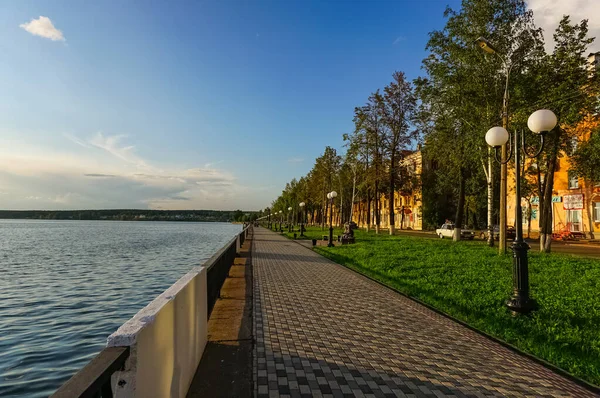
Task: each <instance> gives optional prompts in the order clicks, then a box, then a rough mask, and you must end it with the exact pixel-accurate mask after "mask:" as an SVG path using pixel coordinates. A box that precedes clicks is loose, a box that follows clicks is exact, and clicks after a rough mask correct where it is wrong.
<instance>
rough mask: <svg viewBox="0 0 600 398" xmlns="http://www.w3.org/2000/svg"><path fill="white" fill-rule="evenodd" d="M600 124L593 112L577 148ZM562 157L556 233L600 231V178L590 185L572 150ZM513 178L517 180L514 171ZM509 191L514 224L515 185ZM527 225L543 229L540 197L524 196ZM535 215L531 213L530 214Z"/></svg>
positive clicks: (596, 56)
mask: <svg viewBox="0 0 600 398" xmlns="http://www.w3.org/2000/svg"><path fill="white" fill-rule="evenodd" d="M599 61H600V52H598V53H591V54H589V55H588V67H589V70H590V73H596V71H598V69H600V62H599ZM598 127H600V116H599V115H589V116H588V118H586V120H584V122H582V123H581V124H580V126H579V127H578V128H577V130H576V134H575V137H574V142H573V148H576V147H577V144H578V142H582V141H585V140H587V139H589V136H590V132H591V130H592V129H595V128H598ZM562 155H563V156H562V157H560V158H559V159H558V162H557V167H556V170H555V173H554V190H553V192H552V230H553V232H555V233H559V232H563V231H570V232H581V233H588V232H590V231H592V228H593V231H600V182H596V183H595V184H592V186H587V185H586V183H585V181H583V179H582V178H579V177H578V176H577V175H576V174H575V173H573V171H572V170H571V167H570V161H569V154H568V153H564V154H562ZM509 181H510V182H512V183H513V188H514V174H512V178H511V177H509ZM512 192H513V193H512V195H511V194H510V192H509V197H508V214H507V222H508V224H509V225H514V222H515V215H514V206H515V205H514V200H515V199H514V189H513V190H512ZM521 205H522V207H523V213H524V214H523V229H524V230H527V229H528V228H529V229H530V230H531V231H535V232H537V231H539V197H537V196H533V197H531V198H527V199H523V200H522V203H521ZM529 216H531V217H529Z"/></svg>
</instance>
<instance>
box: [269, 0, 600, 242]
mask: <svg viewBox="0 0 600 398" xmlns="http://www.w3.org/2000/svg"><path fill="white" fill-rule="evenodd" d="M444 16H445V18H446V24H445V26H444V27H443V28H442V29H440V30H435V31H433V32H430V34H429V40H428V42H427V44H426V49H427V51H428V52H429V54H428V55H427V56H426V58H425V59H424V60H423V62H422V69H423V71H424V72H425V73H424V76H420V77H418V78H416V79H414V80H413V81H409V80H407V78H406V75H405V74H404V73H403V72H401V71H396V72H394V73H393V74H392V80H391V82H390V83H389V84H388V85H386V86H385V87H384V88H383V89H377V90H375V91H374V92H373V93H372V94H371V95H370V96H369V97H368V98H367V100H366V103H365V104H363V105H361V106H357V107H356V108H355V109H354V119H353V121H354V130H353V131H351V132H348V133H346V134H344V135H343V139H344V148H343V153H339V152H338V151H337V150H336V149H335V148H332V147H330V146H327V147H326V148H325V149H324V152H323V154H322V155H321V156H319V157H318V158H317V159H316V160H315V163H314V166H313V168H312V169H311V170H310V171H309V172H308V174H307V175H305V176H302V177H300V178H299V179H296V178H294V179H292V180H291V181H290V182H289V183H287V184H286V186H285V188H284V189H283V191H282V193H281V195H279V197H277V198H276V199H275V200H274V201H273V202H272V204H271V206H270V207H269V208H267V209H265V210H263V211H262V212H261V215H265V214H268V213H269V212H271V211H273V210H275V211H279V210H282V211H283V212H284V213H287V209H288V207H293V208H294V212H295V216H296V217H297V216H298V212H299V208H298V203H300V202H305V203H306V211H307V212H308V214H310V215H311V219H312V220H313V221H314V222H315V223H320V224H322V225H325V224H326V223H327V220H325V217H324V215H326V214H327V212H328V206H329V201H328V200H327V198H326V194H327V192H330V191H332V190H336V191H337V192H338V198H337V199H336V202H337V206H336V212H337V214H338V216H339V219H340V220H341V221H342V222H347V221H350V220H351V219H352V209H353V208H354V206H357V204H359V203H362V204H364V205H362V206H360V212H365V213H366V214H364V216H363V217H364V218H363V219H366V220H367V227H368V228H369V227H373V228H375V230H376V231H377V232H379V228H380V224H381V209H380V208H379V206H380V199H383V200H384V201H385V202H387V206H386V207H387V209H388V210H389V225H391V226H392V227H390V228H389V232H390V233H394V227H393V226H394V224H395V223H394V221H395V217H396V214H395V209H394V207H395V206H394V199H395V195H396V192H398V191H401V192H403V191H404V192H407V193H410V192H412V191H413V190H414V189H419V190H421V192H422V217H423V226H424V227H425V228H433V227H435V226H437V225H440V224H441V223H442V222H443V221H444V220H446V219H451V220H454V222H455V224H456V226H457V228H461V227H462V226H463V225H464V224H465V223H467V224H469V226H477V227H481V226H483V225H485V223H486V218H487V217H486V215H487V212H488V205H487V188H488V180H489V178H490V177H489V170H488V159H489V158H488V157H489V156H490V154H492V151H490V150H489V148H488V146H487V144H486V142H485V138H484V137H485V133H486V132H487V130H488V129H489V128H491V127H493V126H498V125H501V123H502V109H503V107H502V103H503V95H504V89H505V83H506V72H507V70H510V80H509V93H510V96H509V104H508V116H507V118H508V128H507V129H508V130H509V131H515V130H520V131H526V132H529V130H528V129H527V118H528V117H529V115H530V114H531V113H532V112H534V111H535V110H537V109H550V110H552V111H553V112H554V113H555V114H556V116H557V118H558V121H559V124H558V125H557V127H556V128H554V130H552V131H551V132H549V133H548V134H547V136H546V144H545V147H544V149H543V151H542V152H541V154H540V155H539V156H538V157H537V158H536V159H534V160H532V161H529V162H523V173H522V174H523V175H524V177H523V181H522V186H523V188H522V190H523V196H524V197H527V196H530V197H532V196H537V197H539V206H540V207H539V209H540V211H539V214H540V230H541V233H540V239H541V242H540V243H541V245H540V246H541V248H542V249H543V250H545V251H550V242H551V239H550V236H551V234H552V205H551V200H552V191H553V189H554V171H555V170H556V167H557V162H558V158H559V157H561V156H564V154H565V153H570V154H572V155H573V157H572V159H571V161H572V163H573V168H574V170H577V172H578V173H580V175H581V176H582V177H584V178H586V180H590V179H597V180H596V181H600V175H598V173H599V172H598V170H600V160H599V159H598V158H600V155H598V153H600V139H598V136H599V134H600V132H599V131H598V126H599V124H598V120H597V119H598V117H597V114H598V80H597V76H596V75H595V74H590V72H589V69H588V64H587V52H588V49H589V46H590V44H591V43H592V42H593V40H594V38H591V37H589V35H588V21H587V20H582V21H579V22H574V21H571V19H570V17H569V16H568V15H565V16H563V18H562V19H561V21H560V23H559V24H558V26H557V27H556V30H555V32H554V35H553V37H554V41H555V47H554V49H553V51H552V52H547V51H546V49H545V43H544V37H543V34H542V33H543V32H542V30H541V28H538V27H536V26H535V23H534V19H533V12H532V11H531V10H530V9H528V8H527V6H526V4H525V2H524V1H523V0H463V1H462V5H461V8H460V9H459V10H453V9H451V8H449V7H448V8H447V9H446V11H445V13H444ZM479 37H485V38H486V39H488V40H489V41H490V42H491V43H493V44H494V46H495V48H496V49H497V51H498V53H499V54H503V56H498V54H486V53H484V52H483V51H481V50H480V49H479V48H478V46H477V45H476V44H475V41H476V39H477V38H479ZM582 125H587V126H588V127H590V126H591V127H590V128H589V129H588V130H589V131H590V134H591V137H592V138H591V139H590V140H589V141H588V142H586V143H584V144H582V145H579V146H578V147H577V149H575V147H574V145H573V143H574V142H575V140H576V139H579V140H581V138H582V137H581V126H582ZM525 136H526V137H527V138H526V144H527V145H531V146H535V145H538V144H539V143H538V140H539V138H538V137H535V136H534V134H533V133H529V134H525ZM417 143H419V145H422V148H421V153H422V156H423V170H422V175H421V176H420V181H419V180H418V179H417V178H416V176H415V175H414V172H412V171H413V170H412V168H411V167H410V166H408V167H407V166H406V165H403V161H404V160H405V159H406V157H407V156H408V155H409V154H410V153H412V150H413V149H414V147H415V145H416V144H417ZM586 148H587V149H586ZM583 149H585V151H584V150H583ZM493 163H494V166H493V167H494V170H493V171H494V172H493V173H492V175H494V176H496V177H498V176H499V169H500V167H499V165H498V164H497V163H496V162H493ZM509 178H510V174H509ZM490 184H491V185H492V186H495V188H494V192H495V193H496V195H495V197H494V208H495V209H498V207H499V206H498V198H499V195H498V191H499V189H498V186H499V177H498V178H495V179H493V180H492V181H491V182H490ZM371 206H372V207H373V209H371ZM371 213H373V219H371ZM496 213H497V210H496ZM355 221H356V220H355Z"/></svg>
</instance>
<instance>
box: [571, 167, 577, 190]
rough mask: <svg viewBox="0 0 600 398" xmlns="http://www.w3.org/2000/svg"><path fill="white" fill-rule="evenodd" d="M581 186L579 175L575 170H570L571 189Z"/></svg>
mask: <svg viewBox="0 0 600 398" xmlns="http://www.w3.org/2000/svg"><path fill="white" fill-rule="evenodd" d="M575 188H579V177H577V174H575V172H574V171H572V170H569V189H575Z"/></svg>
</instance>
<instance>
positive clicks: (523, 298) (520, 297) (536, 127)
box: [485, 109, 556, 314]
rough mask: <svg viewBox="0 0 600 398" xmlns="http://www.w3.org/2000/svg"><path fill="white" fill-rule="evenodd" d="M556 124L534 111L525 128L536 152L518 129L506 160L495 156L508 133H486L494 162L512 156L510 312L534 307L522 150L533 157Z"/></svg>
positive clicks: (552, 116)
mask: <svg viewBox="0 0 600 398" xmlns="http://www.w3.org/2000/svg"><path fill="white" fill-rule="evenodd" d="M555 126H556V115H555V114H554V113H553V112H552V111H549V110H547V109H541V110H538V111H535V112H533V113H532V114H531V116H529V119H528V120H527V127H529V129H530V130H531V131H533V132H534V133H537V134H540V139H541V145H540V148H539V149H538V151H537V152H536V153H535V154H533V155H530V154H529V153H528V152H527V148H526V147H525V139H524V137H523V135H522V136H521V142H520V144H521V145H520V146H519V132H518V131H515V133H514V137H513V138H514V144H513V147H512V148H510V150H509V154H508V156H507V157H506V160H505V161H501V160H499V159H498V149H499V148H500V147H502V146H503V145H505V144H506V143H507V142H508V141H509V138H510V134H509V133H508V131H506V129H505V128H503V127H492V128H491V129H489V130H488V132H487V133H486V134H485V140H486V142H487V143H488V145H490V146H491V147H493V148H494V151H495V152H494V155H495V157H496V161H498V162H499V163H503V164H506V163H508V161H509V160H510V158H511V156H512V154H513V153H514V155H515V229H516V235H515V241H514V242H513V244H512V250H513V294H512V296H511V297H510V298H509V299H508V300H507V301H506V306H507V307H508V308H509V309H510V310H511V311H512V312H513V313H519V314H528V313H529V312H531V311H533V310H535V309H536V308H537V305H536V303H535V300H533V299H532V298H531V297H529V260H528V258H527V251H528V250H529V245H528V244H527V243H526V242H525V241H524V240H523V213H522V209H521V151H522V152H523V154H524V155H525V156H527V157H529V158H536V157H538V155H539V154H540V153H541V152H542V149H543V148H544V137H545V135H546V132H548V131H550V130H552V129H553V128H554V127H555Z"/></svg>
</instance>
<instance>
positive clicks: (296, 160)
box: [288, 157, 304, 163]
mask: <svg viewBox="0 0 600 398" xmlns="http://www.w3.org/2000/svg"><path fill="white" fill-rule="evenodd" d="M288 162H289V163H302V162H304V158H298V157H293V158H289V159H288Z"/></svg>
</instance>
